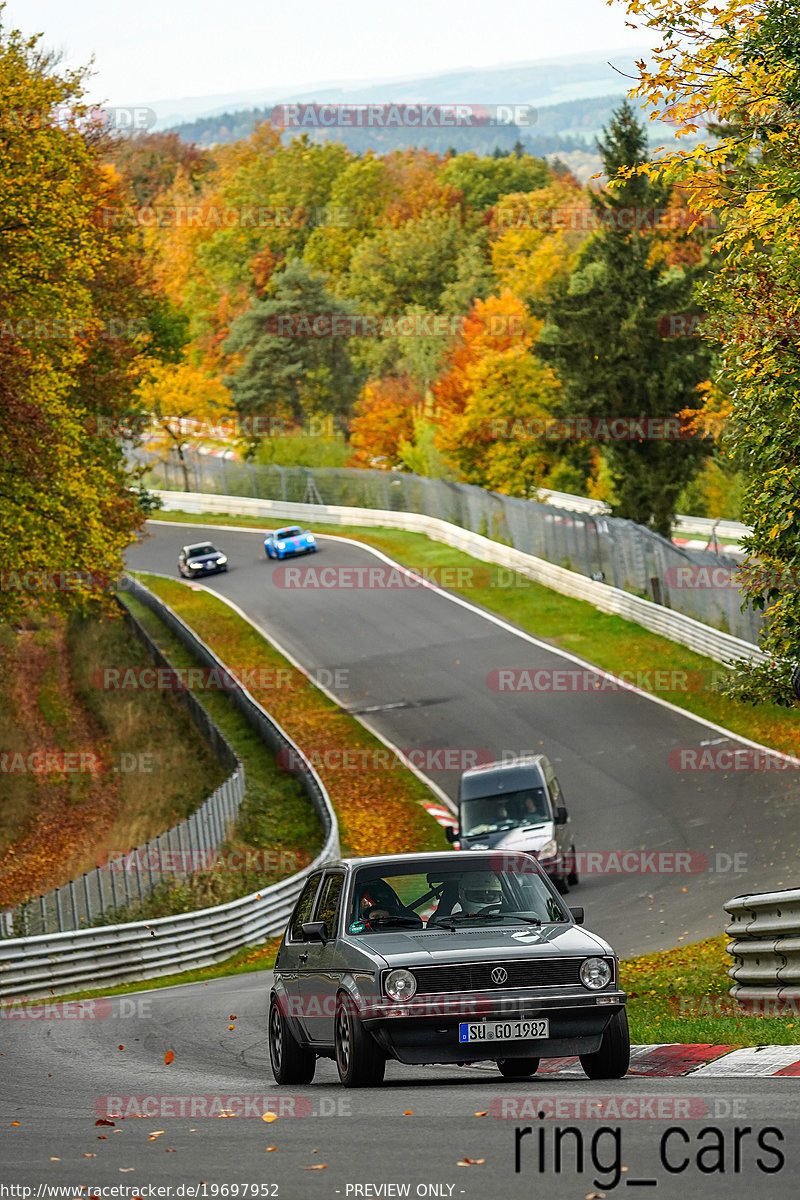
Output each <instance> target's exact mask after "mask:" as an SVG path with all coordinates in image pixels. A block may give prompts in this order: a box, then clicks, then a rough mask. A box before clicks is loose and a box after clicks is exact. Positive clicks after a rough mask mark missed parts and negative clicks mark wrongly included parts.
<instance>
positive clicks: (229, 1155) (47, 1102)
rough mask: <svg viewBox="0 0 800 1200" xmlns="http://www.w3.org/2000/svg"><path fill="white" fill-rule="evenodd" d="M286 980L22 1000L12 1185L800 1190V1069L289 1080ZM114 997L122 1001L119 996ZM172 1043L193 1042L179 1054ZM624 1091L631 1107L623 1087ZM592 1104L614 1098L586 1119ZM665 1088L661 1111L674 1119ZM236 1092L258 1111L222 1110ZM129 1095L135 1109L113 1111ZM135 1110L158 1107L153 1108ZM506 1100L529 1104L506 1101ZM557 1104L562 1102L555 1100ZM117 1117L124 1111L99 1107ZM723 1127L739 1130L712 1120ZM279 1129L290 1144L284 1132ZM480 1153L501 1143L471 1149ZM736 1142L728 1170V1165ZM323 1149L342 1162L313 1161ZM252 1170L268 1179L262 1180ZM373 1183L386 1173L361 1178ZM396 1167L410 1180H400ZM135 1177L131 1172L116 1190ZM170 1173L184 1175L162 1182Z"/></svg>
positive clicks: (505, 1197) (548, 1193)
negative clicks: (564, 1133) (273, 1012)
mask: <svg viewBox="0 0 800 1200" xmlns="http://www.w3.org/2000/svg"><path fill="white" fill-rule="evenodd" d="M268 980H269V977H268V973H267V972H264V973H259V974H257V975H242V976H239V977H237V978H230V979H221V980H216V981H214V982H212V983H209V984H206V985H203V984H189V985H185V986H183V987H180V988H168V989H163V990H160V991H155V992H150V993H139V994H138V995H135V996H127V997H122V998H116V999H114V1000H112V1001H111V1002H108V1001H106V1002H104V1003H105V1006H106V1007H102V1006H101V1002H98V1004H97V1009H96V1015H97V1017H98V1018H99V1019H83V1020H71V1019H66V1020H46V1019H41V1020H21V1019H13V1020H11V1019H6V1020H3V1021H2V1023H1V1024H2V1035H0V1036H1V1037H2V1054H3V1058H2V1060H0V1071H1V1072H2V1081H3V1086H2V1097H1V1098H0V1128H2V1151H1V1152H0V1153H1V1154H2V1160H3V1180H4V1183H3V1186H4V1188H5V1189H6V1190H5V1191H3V1193H2V1194H3V1195H4V1196H12V1195H18V1196H21V1197H22V1198H23V1200H25V1194H24V1193H23V1192H11V1191H9V1190H8V1188H9V1187H13V1186H17V1187H27V1188H30V1189H32V1190H31V1191H30V1192H28V1193H27V1195H28V1197H31V1198H33V1197H38V1198H39V1200H46V1198H48V1197H58V1196H62V1197H68V1198H72V1197H75V1198H76V1200H81V1198H83V1200H91V1198H92V1197H102V1200H106V1198H107V1197H108V1196H111V1195H127V1196H128V1197H136V1196H142V1197H145V1198H146V1200H150V1197H151V1196H155V1195H161V1196H163V1197H167V1196H170V1197H171V1198H172V1200H175V1198H176V1197H186V1196H192V1195H193V1196H195V1197H203V1196H208V1197H214V1196H217V1197H219V1196H233V1195H235V1194H236V1193H234V1191H233V1185H237V1186H238V1188H239V1192H238V1195H239V1196H240V1197H241V1196H242V1195H245V1194H247V1195H250V1196H252V1195H259V1196H277V1197H279V1200H307V1198H309V1197H321V1198H322V1197H324V1198H325V1200H336V1198H337V1197H339V1198H342V1200H344V1198H346V1197H347V1196H351V1197H356V1196H362V1197H363V1196H381V1195H383V1196H387V1195H388V1196H391V1195H394V1196H398V1195H400V1196H402V1195H404V1194H405V1195H410V1196H418V1195H419V1196H438V1197H442V1196H444V1197H454V1198H456V1200H460V1198H461V1197H464V1198H465V1200H517V1198H518V1197H519V1198H525V1200H527V1198H530V1197H548V1198H549V1197H552V1198H554V1200H561V1198H562V1197H564V1198H569V1200H573V1198H575V1200H578V1198H583V1197H586V1196H588V1195H590V1194H592V1193H594V1194H597V1193H600V1194H605V1195H606V1196H613V1195H628V1196H631V1195H636V1194H642V1192H644V1194H649V1195H656V1196H667V1197H680V1200H686V1198H687V1197H689V1196H695V1195H700V1194H701V1193H702V1195H703V1196H704V1197H705V1198H706V1200H715V1198H717V1197H736V1198H737V1200H738V1198H739V1197H741V1198H744V1197H749V1196H753V1195H759V1196H764V1197H780V1198H781V1200H783V1198H784V1197H785V1198H787V1200H788V1198H789V1197H795V1196H796V1195H797V1177H798V1169H799V1168H800V1138H798V1131H799V1130H800V1125H799V1123H798V1117H799V1116H800V1090H798V1088H797V1081H796V1079H790V1078H782V1079H776V1078H752V1077H750V1078H733V1079H730V1078H727V1079H705V1080H703V1079H701V1078H699V1077H697V1078H692V1077H688V1078H687V1077H683V1078H667V1079H665V1078H648V1077H638V1078H637V1077H633V1076H628V1078H626V1079H625V1080H624V1081H615V1082H603V1083H598V1082H594V1083H592V1082H590V1081H589V1080H586V1079H584V1080H579V1079H563V1078H562V1079H557V1078H550V1079H545V1078H540V1079H537V1078H536V1077H534V1078H533V1079H532V1080H523V1081H509V1080H504V1079H503V1078H502V1077H501V1076H500V1074H499V1073H498V1072H497V1071H496V1070H495V1069H494V1068H490V1067H489V1066H488V1064H487V1065H486V1066H485V1067H483V1066H481V1067H471V1068H459V1067H402V1066H399V1065H398V1064H396V1063H390V1064H389V1066H388V1069H387V1073H386V1082H385V1083H384V1085H383V1086H382V1087H381V1088H371V1089H366V1090H363V1091H362V1090H345V1089H344V1088H342V1087H340V1086H339V1083H338V1079H337V1077H336V1072H335V1068H334V1066H333V1064H332V1063H331V1062H327V1061H323V1062H321V1063H320V1065H319V1066H318V1069H317V1075H316V1078H315V1080H314V1082H313V1084H311V1085H310V1086H307V1087H299V1088H276V1087H275V1085H274V1084H273V1083H272V1078H271V1075H270V1071H269V1057H268V1048H267V1038H266V995H267V988H268ZM123 1001H124V1006H125V1007H124V1008H123V1009H122V1010H120V1004H121V1003H122V1002H123ZM107 1007H112V1008H113V1012H112V1014H111V1015H105V1014H106V1008H107ZM232 1015H235V1017H236V1020H235V1021H231V1019H230V1018H231V1016H232ZM231 1024H233V1025H234V1026H235V1028H234V1029H233V1030H229V1029H228V1026H229V1025H231ZM118 1047H122V1048H121V1049H120V1048H118ZM168 1050H171V1051H172V1052H173V1053H174V1055H175V1058H174V1061H173V1062H172V1063H171V1064H170V1065H169V1066H167V1065H165V1063H164V1055H165V1052H166V1051H168ZM181 1097H182V1098H184V1099H183V1100H181V1099H180V1098H181ZM623 1100H624V1101H626V1105H625V1108H624V1110H619V1109H615V1108H613V1107H610V1106H609V1103H608V1102H611V1103H612V1104H613V1103H614V1102H619V1103H621V1102H622V1101H623ZM504 1101H505V1102H506V1104H505V1107H504ZM523 1102H527V1103H526V1107H525V1108H522V1107H520V1105H521V1104H522V1103H523ZM556 1102H558V1104H559V1105H560V1107H558V1108H556V1107H555V1104H556ZM580 1102H582V1104H581V1107H580V1108H578V1107H577V1105H578V1104H579V1103H580ZM192 1103H194V1105H195V1109H194V1111H195V1113H196V1114H197V1115H195V1116H194V1117H191V1116H186V1115H184V1116H181V1115H180V1112H181V1105H182V1104H183V1105H187V1106H188V1105H191V1104H192ZM590 1105H591V1106H592V1111H596V1112H597V1113H598V1114H602V1115H601V1116H598V1117H596V1118H595V1119H593V1120H592V1119H585V1114H586V1112H587V1111H588V1109H589V1106H590ZM597 1105H600V1106H601V1107H600V1108H599V1109H596V1107H595V1106H597ZM655 1105H660V1106H661V1108H660V1114H661V1115H660V1117H658V1116H656V1117H655V1119H654V1116H653V1114H654V1112H657V1111H659V1110H656V1109H655V1108H654V1106H655ZM224 1108H228V1109H229V1110H230V1111H239V1112H247V1111H248V1110H249V1111H250V1113H251V1114H252V1115H251V1116H250V1117H249V1119H248V1118H241V1117H232V1118H225V1117H220V1116H219V1113H220V1111H221V1110H222V1109H224ZM120 1111H122V1112H127V1113H128V1114H130V1115H128V1116H125V1117H124V1118H123V1119H120V1118H119V1117H115V1116H113V1115H112V1116H111V1117H110V1118H107V1117H106V1114H107V1113H109V1112H111V1113H112V1114H113V1113H117V1112H120ZM183 1111H184V1112H189V1111H190V1109H189V1108H188V1107H187V1108H184V1110H183ZM135 1112H144V1113H148V1114H152V1115H148V1116H145V1117H144V1118H137V1117H136V1116H134V1115H133V1113H135ZM264 1112H277V1113H278V1114H279V1116H278V1119H277V1120H274V1121H272V1122H271V1123H265V1122H263V1121H262V1120H261V1119H260V1116H261V1114H262V1113H264ZM503 1112H506V1113H509V1112H510V1113H511V1116H510V1117H507V1118H506V1119H502V1117H501V1116H500V1115H499V1114H501V1113H503ZM538 1112H542V1113H544V1114H545V1116H544V1117H543V1118H541V1119H540V1118H539V1117H538V1115H537V1114H538ZM620 1112H622V1113H623V1115H622V1116H620V1115H618V1114H619V1113H620ZM201 1113H205V1114H206V1115H205V1116H203V1115H199V1114H201ZM476 1113H484V1114H486V1115H485V1116H476V1115H475V1114H476ZM609 1113H613V1114H614V1115H608V1114H609ZM406 1114H410V1115H406ZM105 1119H110V1120H112V1121H114V1124H113V1126H112V1125H96V1121H98V1120H105ZM12 1122H19V1124H18V1125H12ZM564 1127H567V1128H569V1127H573V1128H576V1129H577V1130H579V1131H580V1136H581V1137H582V1139H583V1153H584V1157H583V1164H582V1169H580V1170H579V1169H578V1160H577V1158H576V1143H577V1136H576V1135H569V1136H568V1138H567V1139H566V1140H565V1141H564V1145H563V1157H562V1162H561V1170H560V1172H556V1170H555V1163H554V1149H555V1144H554V1138H555V1131H556V1128H564ZM524 1128H532V1129H533V1133H532V1134H528V1135H525V1137H524V1139H523V1140H522V1141H521V1142H520V1156H521V1158H520V1171H519V1173H518V1174H517V1173H516V1172H515V1139H516V1131H517V1130H518V1129H519V1130H521V1129H524ZM735 1128H739V1129H749V1131H750V1132H749V1133H747V1134H744V1135H741V1136H740V1147H741V1150H740V1160H739V1163H738V1167H737V1164H736V1160H735V1155H734V1147H735V1137H736V1135H735V1133H734V1129H735ZM769 1128H772V1129H777V1130H778V1131H779V1134H780V1135H781V1136H782V1137H783V1142H780V1141H779V1140H778V1135H776V1134H775V1133H767V1132H766V1130H768V1129H769ZM670 1129H673V1130H677V1131H678V1132H673V1133H671V1134H668V1136H667V1141H666V1142H665V1144H664V1155H665V1158H666V1161H667V1163H668V1164H669V1165H670V1166H671V1167H672V1168H673V1170H674V1169H675V1168H682V1169H679V1170H678V1172H677V1173H674V1174H671V1173H670V1171H669V1170H668V1169H667V1167H665V1166H664V1164H663V1163H662V1161H661V1154H660V1145H661V1140H662V1138H664V1135H665V1134H666V1133H667V1131H668V1130H670ZM708 1129H712V1130H713V1129H718V1130H719V1131H720V1133H719V1134H714V1133H713V1132H712V1133H708V1132H706V1133H704V1134H703V1135H702V1137H701V1130H708ZM159 1131H161V1132H159ZM154 1134H156V1135H157V1136H155V1137H153V1135H154ZM759 1136H761V1137H762V1139H763V1140H764V1142H765V1144H766V1145H771V1146H773V1147H777V1148H778V1149H780V1150H781V1151H782V1153H783V1155H784V1161H783V1164H782V1165H781V1166H780V1170H776V1169H775V1168H776V1167H778V1166H779V1165H780V1163H779V1160H778V1158H777V1157H776V1156H775V1154H774V1153H773V1152H772V1151H770V1152H769V1153H768V1152H766V1151H765V1150H761V1149H759V1146H758V1137H759ZM540 1138H541V1139H542V1142H541V1146H540V1141H539V1139H540ZM151 1139H152V1140H151ZM712 1143H714V1144H719V1145H721V1146H722V1147H723V1155H724V1156H723V1158H722V1159H721V1160H720V1159H719V1158H718V1155H717V1153H716V1152H711V1153H710V1154H709V1152H708V1150H706V1156H705V1157H704V1158H703V1159H701V1160H700V1164H698V1152H699V1151H700V1150H702V1149H703V1147H708V1146H709V1145H710V1144H712ZM268 1146H274V1147H276V1149H275V1150H272V1151H269V1152H267V1149H266V1148H267V1147H268ZM540 1150H543V1151H544V1159H543V1163H542V1169H541V1170H540V1158H539V1155H540ZM465 1159H473V1160H483V1161H482V1162H476V1163H475V1165H468V1166H463V1167H459V1166H458V1163H459V1162H464V1161H465ZM757 1159H760V1160H761V1163H762V1168H759V1166H758V1163H757ZM719 1161H721V1162H722V1163H723V1164H724V1168H725V1169H724V1173H723V1172H722V1171H720V1170H719V1169H715V1167H714V1164H715V1163H719ZM322 1164H325V1167H324V1169H322V1170H311V1171H309V1170H303V1169H302V1168H303V1167H306V1168H307V1167H314V1166H316V1167H321V1166H322ZM703 1167H704V1168H705V1170H706V1171H708V1170H709V1168H710V1169H711V1170H712V1172H713V1173H710V1174H708V1173H704V1171H703V1169H702V1168H703ZM625 1168H627V1170H625ZM764 1168H765V1169H764ZM767 1172H771V1173H767ZM644 1181H649V1186H648V1185H647V1183H645V1182H644ZM653 1182H655V1185H656V1186H655V1190H654V1188H653ZM70 1185H71V1186H70ZM201 1185H205V1188H206V1190H205V1191H203V1189H202V1186H201ZM244 1185H248V1187H253V1186H255V1187H257V1188H258V1189H259V1190H257V1191H248V1192H247V1193H245V1192H244V1191H243V1188H244ZM268 1185H269V1190H261V1189H262V1188H263V1189H266V1188H267V1186H268ZM368 1185H372V1188H373V1189H378V1188H381V1187H382V1188H383V1189H384V1190H383V1191H379V1190H371V1191H364V1190H362V1191H360V1192H357V1191H355V1190H353V1189H355V1188H357V1187H362V1188H364V1187H366V1186H368ZM387 1185H394V1187H395V1189H397V1188H398V1187H400V1188H403V1187H406V1186H408V1187H409V1189H410V1190H409V1191H408V1192H406V1193H404V1192H403V1191H398V1190H394V1191H387V1190H385V1189H386V1188H387ZM120 1186H122V1187H125V1188H129V1189H130V1190H129V1191H127V1192H123V1193H119V1192H117V1193H112V1192H101V1191H100V1188H101V1187H107V1188H115V1187H116V1188H118V1187H120ZM49 1187H52V1188H54V1189H57V1188H59V1187H63V1188H64V1190H63V1191H57V1190H54V1191H48V1190H46V1189H47V1188H49ZM151 1187H156V1188H157V1187H162V1188H171V1189H172V1191H171V1192H168V1191H162V1192H160V1193H159V1192H156V1191H153V1192H150V1191H149V1190H148V1189H149V1188H151ZM434 1187H436V1188H438V1189H439V1190H438V1191H434V1190H431V1189H432V1188H434ZM181 1188H182V1189H183V1190H182V1191H181V1190H180V1189H181ZM191 1188H195V1189H196V1190H194V1191H193V1192H192V1191H191V1190H188V1189H191ZM213 1188H216V1189H217V1190H216V1191H214V1190H212V1189H213ZM223 1188H227V1189H228V1190H227V1191H226V1190H222V1189H223ZM418 1188H419V1189H421V1190H419V1191H418V1190H417V1189H418ZM348 1189H350V1190H348ZM628 1189H630V1190H628Z"/></svg>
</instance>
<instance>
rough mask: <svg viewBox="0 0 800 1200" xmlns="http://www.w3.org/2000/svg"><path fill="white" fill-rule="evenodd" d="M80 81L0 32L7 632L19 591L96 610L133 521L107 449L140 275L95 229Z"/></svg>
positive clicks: (131, 347) (127, 404)
mask: <svg viewBox="0 0 800 1200" xmlns="http://www.w3.org/2000/svg"><path fill="white" fill-rule="evenodd" d="M2 8H3V6H0V22H1V21H2ZM83 79H84V72H82V71H62V72H60V73H59V72H58V70H57V64H56V61H55V60H54V58H53V57H52V56H51V55H49V54H48V53H47V52H46V51H45V50H43V48H42V46H41V44H40V40H39V38H38V37H27V36H25V35H23V34H21V33H20V32H19V31H17V30H9V29H8V28H7V27H5V26H3V25H2V24H0V192H2V195H3V211H2V214H1V215H0V313H2V317H0V407H1V409H2V420H1V421H0V561H2V563H3V569H4V571H6V572H10V573H11V574H10V575H9V576H7V577H6V582H5V584H4V587H3V589H2V591H0V617H2V618H3V619H5V620H16V619H18V618H19V617H20V615H21V614H22V613H23V612H24V611H25V609H26V606H27V603H28V601H29V600H30V595H29V594H28V592H27V590H26V589H27V588H28V587H31V588H33V589H34V590H35V592H36V599H37V602H38V603H39V605H40V607H41V608H42V609H48V610H60V611H64V610H66V609H67V608H69V607H71V606H72V605H73V604H74V603H76V602H78V603H86V602H88V601H90V600H93V599H100V600H102V599H103V598H106V597H107V592H106V588H107V583H108V581H109V580H110V579H113V578H115V577H116V576H117V575H118V574H119V572H120V571H121V568H122V554H123V551H124V549H125V547H126V546H127V545H128V544H129V543H130V542H131V540H132V539H133V536H134V531H135V530H136V528H137V526H138V525H139V524H140V523H141V519H142V513H141V510H140V509H139V507H138V505H137V502H136V499H135V497H134V496H133V495H132V494H131V493H130V492H129V491H128V488H127V485H128V478H127V475H126V471H125V464H124V459H123V454H122V450H121V448H120V444H119V441H118V433H119V426H120V421H121V419H122V418H123V417H124V416H125V415H127V414H128V413H130V412H131V410H134V409H135V408H136V402H135V398H134V391H135V386H136V382H137V378H138V365H137V364H138V358H139V342H140V339H144V340H145V341H146V339H147V336H148V335H147V320H146V312H145V304H144V300H143V295H142V289H141V285H140V270H141V263H140V259H139V254H138V245H137V242H136V241H135V239H134V238H133V237H132V236H131V234H130V233H129V232H128V231H126V230H122V229H118V228H113V227H109V226H108V225H106V223H105V222H104V221H103V220H102V213H103V212H104V211H105V210H107V209H108V208H113V207H116V206H118V205H120V204H121V203H123V201H124V196H123V194H122V192H121V189H120V182H119V179H118V177H117V176H116V174H115V172H114V171H113V170H112V169H111V168H110V167H108V166H105V165H104V159H105V157H106V151H107V143H106V135H105V134H104V133H103V131H102V129H101V127H100V126H99V123H98V122H96V121H95V120H94V119H93V118H92V115H91V112H90V111H89V109H88V108H87V106H86V105H85V103H84V101H83ZM54 572H56V573H57V574H54ZM26 573H27V574H26ZM64 573H67V574H64ZM12 575H13V579H12ZM37 579H38V580H39V583H38V584H37V583H36V580H37ZM14 580H17V583H14ZM26 581H27V582H26Z"/></svg>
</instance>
